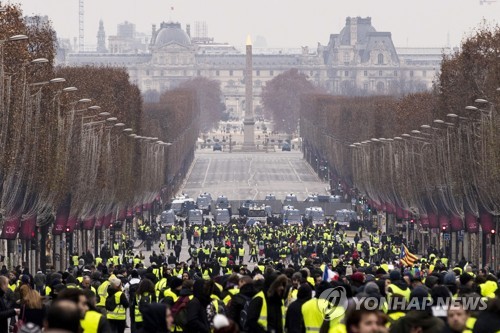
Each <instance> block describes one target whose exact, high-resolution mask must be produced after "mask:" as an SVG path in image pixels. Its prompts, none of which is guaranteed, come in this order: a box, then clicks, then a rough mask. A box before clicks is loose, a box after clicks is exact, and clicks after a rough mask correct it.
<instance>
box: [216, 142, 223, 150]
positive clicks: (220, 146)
mask: <svg viewBox="0 0 500 333" xmlns="http://www.w3.org/2000/svg"><path fill="white" fill-rule="evenodd" d="M216 150H219V151H222V145H221V144H220V143H218V142H216V143H214V151H216Z"/></svg>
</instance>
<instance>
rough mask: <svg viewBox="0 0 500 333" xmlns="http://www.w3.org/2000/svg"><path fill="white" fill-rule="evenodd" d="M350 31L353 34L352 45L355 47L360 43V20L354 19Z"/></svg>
mask: <svg viewBox="0 0 500 333" xmlns="http://www.w3.org/2000/svg"><path fill="white" fill-rule="evenodd" d="M349 31H350V33H351V45H352V46H355V45H356V44H357V43H358V18H357V17H352V18H351V22H350V26H349Z"/></svg>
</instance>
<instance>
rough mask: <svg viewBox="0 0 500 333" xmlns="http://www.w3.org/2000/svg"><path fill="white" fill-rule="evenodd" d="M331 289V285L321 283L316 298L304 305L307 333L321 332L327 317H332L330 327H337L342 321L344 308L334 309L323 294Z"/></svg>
mask: <svg viewBox="0 0 500 333" xmlns="http://www.w3.org/2000/svg"><path fill="white" fill-rule="evenodd" d="M329 288H331V285H330V284H329V283H328V282H326V281H321V282H320V283H318V284H317V285H316V287H315V289H316V297H315V298H312V299H310V300H308V301H307V302H305V303H304V304H303V305H302V318H303V319H304V327H305V332H306V333H313V332H319V330H320V328H321V325H322V324H323V320H324V319H327V318H325V315H331V317H329V318H328V319H330V325H336V324H338V323H339V321H340V319H341V315H342V314H343V312H344V309H343V308H342V307H339V308H337V307H335V308H333V307H332V304H331V303H330V302H329V301H328V300H327V299H324V298H321V297H320V296H321V294H322V293H323V292H324V291H325V290H327V289H329Z"/></svg>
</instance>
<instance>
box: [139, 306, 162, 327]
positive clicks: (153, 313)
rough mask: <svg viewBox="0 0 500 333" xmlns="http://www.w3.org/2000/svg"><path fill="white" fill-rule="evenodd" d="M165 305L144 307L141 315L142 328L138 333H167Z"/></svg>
mask: <svg viewBox="0 0 500 333" xmlns="http://www.w3.org/2000/svg"><path fill="white" fill-rule="evenodd" d="M166 311H167V304H162V303H151V304H145V305H144V311H143V314H142V318H143V326H142V329H141V330H140V331H139V332H140V333H163V332H168V330H167V322H166V320H165V315H166Z"/></svg>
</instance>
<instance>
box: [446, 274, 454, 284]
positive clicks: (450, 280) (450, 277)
mask: <svg viewBox="0 0 500 333" xmlns="http://www.w3.org/2000/svg"><path fill="white" fill-rule="evenodd" d="M455 283H456V275H455V273H446V275H445V276H444V284H455Z"/></svg>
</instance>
